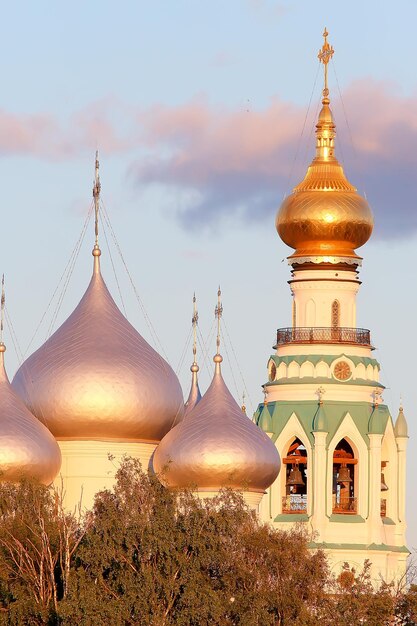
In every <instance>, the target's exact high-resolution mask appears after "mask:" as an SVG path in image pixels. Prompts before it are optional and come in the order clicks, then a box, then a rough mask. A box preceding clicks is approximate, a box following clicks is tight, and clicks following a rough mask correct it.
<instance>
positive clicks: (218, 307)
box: [213, 285, 223, 374]
mask: <svg viewBox="0 0 417 626" xmlns="http://www.w3.org/2000/svg"><path fill="white" fill-rule="evenodd" d="M221 295H222V292H221V289H220V285H219V289H218V291H217V305H216V308H215V309H214V315H215V316H216V319H217V339H216V347H217V350H216V356H215V357H214V359H213V360H214V362H215V364H216V369H215V373H216V374H220V363H221V362H222V361H223V357H222V356H221V354H220V320H221V317H222V314H223V305H222V301H221Z"/></svg>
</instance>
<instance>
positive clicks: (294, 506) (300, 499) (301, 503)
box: [282, 493, 307, 513]
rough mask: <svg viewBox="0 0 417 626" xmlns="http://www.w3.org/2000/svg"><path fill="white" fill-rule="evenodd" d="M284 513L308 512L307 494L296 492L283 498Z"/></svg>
mask: <svg viewBox="0 0 417 626" xmlns="http://www.w3.org/2000/svg"><path fill="white" fill-rule="evenodd" d="M282 512H283V513H307V496H306V495H305V494H300V493H294V494H291V495H289V496H283V498H282Z"/></svg>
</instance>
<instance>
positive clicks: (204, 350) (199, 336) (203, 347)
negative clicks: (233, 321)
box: [197, 319, 216, 376]
mask: <svg viewBox="0 0 417 626" xmlns="http://www.w3.org/2000/svg"><path fill="white" fill-rule="evenodd" d="M215 328H216V320H215V319H213V322H212V325H211V328H210V330H209V334H208V336H207V342H206V341H205V340H204V337H203V335H202V333H201V330H200V327H199V326H197V339H198V344H199V346H200V349H201V353H202V355H203V358H202V364H201V366H202V367H205V368H206V370H207V373H208V375H209V376H211V374H212V372H211V371H210V369H209V366H208V364H209V362H210V354H209V349H208V345H209V344H210V343H211V342H212V339H213V336H214V331H215Z"/></svg>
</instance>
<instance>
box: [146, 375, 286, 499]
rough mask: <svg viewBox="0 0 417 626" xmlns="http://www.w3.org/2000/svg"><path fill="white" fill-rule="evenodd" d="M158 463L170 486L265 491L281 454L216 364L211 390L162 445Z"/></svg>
mask: <svg viewBox="0 0 417 626" xmlns="http://www.w3.org/2000/svg"><path fill="white" fill-rule="evenodd" d="M153 466H154V469H155V471H156V472H157V474H158V475H159V476H160V478H161V480H162V482H163V483H164V484H165V485H166V486H168V487H175V488H181V487H192V488H194V487H197V488H198V489H199V490H200V491H217V490H219V489H221V488H222V487H231V488H235V489H242V490H244V491H257V492H262V493H263V492H264V491H265V489H266V488H267V487H269V486H270V485H271V484H272V483H273V482H274V480H275V478H276V477H277V476H278V473H279V470H280V458H279V454H278V451H277V449H276V448H275V446H274V444H273V443H272V442H271V440H270V439H269V437H268V436H267V435H266V434H265V433H263V432H262V431H261V429H260V428H258V426H256V425H255V424H254V423H253V422H252V421H251V420H250V419H249V418H248V417H247V416H246V415H245V414H244V413H243V412H242V409H241V408H240V407H239V405H238V404H237V402H236V401H235V400H234V398H233V397H232V395H231V393H230V391H229V390H228V388H227V386H226V384H225V382H224V380H223V377H222V375H221V372H220V367H219V364H218V363H216V372H215V375H214V378H213V381H212V383H211V385H210V387H209V388H208V390H207V392H206V393H205V394H204V395H203V397H202V399H201V400H200V402H199V403H198V404H197V405H196V406H195V408H194V409H193V410H192V411H190V413H187V414H186V416H185V417H184V419H183V421H182V422H181V423H180V424H178V426H175V428H173V429H172V430H171V431H170V432H169V433H168V434H167V435H165V437H164V438H163V439H162V441H161V443H160V444H159V446H158V447H157V449H156V451H155V454H154V459H153Z"/></svg>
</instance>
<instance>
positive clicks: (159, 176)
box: [0, 80, 417, 238]
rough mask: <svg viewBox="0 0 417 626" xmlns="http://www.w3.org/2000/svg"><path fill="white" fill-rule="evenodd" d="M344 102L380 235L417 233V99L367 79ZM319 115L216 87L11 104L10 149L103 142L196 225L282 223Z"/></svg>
mask: <svg viewBox="0 0 417 626" xmlns="http://www.w3.org/2000/svg"><path fill="white" fill-rule="evenodd" d="M343 101H344V102H343V106H342V105H341V103H340V102H338V99H337V98H336V97H335V95H334V94H332V108H333V111H334V113H335V117H336V123H337V133H338V134H337V138H336V153H337V155H338V157H339V159H340V160H341V161H342V162H343V164H344V166H345V171H346V173H347V175H348V178H349V180H350V181H351V182H352V183H353V184H355V185H356V186H357V187H358V188H359V191H360V192H362V193H363V192H365V193H366V195H367V198H368V200H369V202H370V204H371V206H372V208H373V210H374V213H375V223H376V228H375V234H376V235H377V236H379V237H385V238H392V237H398V236H407V235H409V234H412V233H413V232H414V231H416V230H417V210H416V204H417V176H416V167H415V155H416V154H417V117H416V116H415V111H416V109H417V97H416V96H402V95H400V94H399V93H398V89H397V88H396V87H395V86H393V85H389V84H386V83H382V82H375V81H372V80H362V81H358V82H355V83H353V84H351V85H350V86H349V87H348V88H347V89H346V90H345V92H344V94H343ZM344 111H346V112H347V115H348V120H349V127H348V128H347V126H346V123H345V121H344ZM315 117H316V111H315V110H311V111H310V115H309V117H308V119H307V122H306V124H305V130H304V133H303V136H302V137H300V135H301V130H302V129H303V126H304V123H305V107H301V106H296V105H294V104H292V103H289V102H286V101H284V100H282V99H280V98H275V99H273V100H271V102H270V104H269V106H267V107H265V108H263V109H262V110H256V109H255V108H254V107H253V106H252V105H251V106H250V108H249V107H240V108H239V110H237V109H231V108H227V107H222V106H214V105H212V104H211V103H210V102H209V101H208V100H207V98H205V97H204V96H200V97H196V98H195V99H193V100H192V101H190V102H187V103H184V104H182V105H177V106H168V105H154V106H151V107H149V108H147V109H141V108H139V107H135V106H133V105H126V104H125V103H123V102H121V101H119V100H117V99H116V98H108V99H104V100H102V101H100V102H94V103H91V104H90V105H89V106H88V107H85V108H84V109H82V110H81V111H78V112H76V113H74V114H73V115H71V116H70V117H69V118H68V119H66V120H59V119H58V118H57V117H54V116H53V115H48V114H36V115H17V114H12V113H8V112H6V111H1V110H0V154H3V155H10V154H14V155H32V156H34V157H37V158H42V159H49V160H56V159H70V158H77V157H78V156H79V155H80V154H85V153H86V152H89V153H91V151H92V150H94V149H95V148H96V146H97V145H98V146H99V147H100V150H101V151H103V152H104V153H107V154H123V155H124V157H123V158H125V159H126V162H127V163H130V165H129V166H128V171H129V174H130V179H131V180H132V182H133V184H134V185H136V186H138V187H140V188H141V189H147V188H151V187H152V186H157V187H159V188H161V187H162V188H163V189H165V190H167V191H168V192H169V193H168V194H166V193H165V194H163V198H167V197H168V198H170V200H169V205H165V206H164V207H161V208H162V209H163V210H165V212H166V213H169V215H170V217H171V218H174V219H176V220H178V222H179V223H180V224H181V225H182V227H183V228H184V229H186V230H190V231H201V230H207V231H211V230H216V229H218V228H219V227H220V226H223V225H224V224H225V221H226V222H230V221H234V222H235V223H236V221H239V220H240V221H241V223H242V224H243V225H248V224H249V225H250V226H252V225H254V224H258V223H259V224H264V223H266V222H268V223H270V222H271V220H272V218H273V215H274V214H275V212H276V210H277V208H278V206H279V204H280V202H281V201H282V198H283V195H284V193H288V192H289V191H290V190H291V187H292V186H294V184H296V183H297V182H299V180H301V179H302V177H303V175H304V173H305V170H306V167H307V165H308V163H309V161H310V160H311V158H312V156H313V154H314V132H313V131H314V123H315ZM350 136H351V137H352V138H353V147H352V146H351V141H350Z"/></svg>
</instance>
